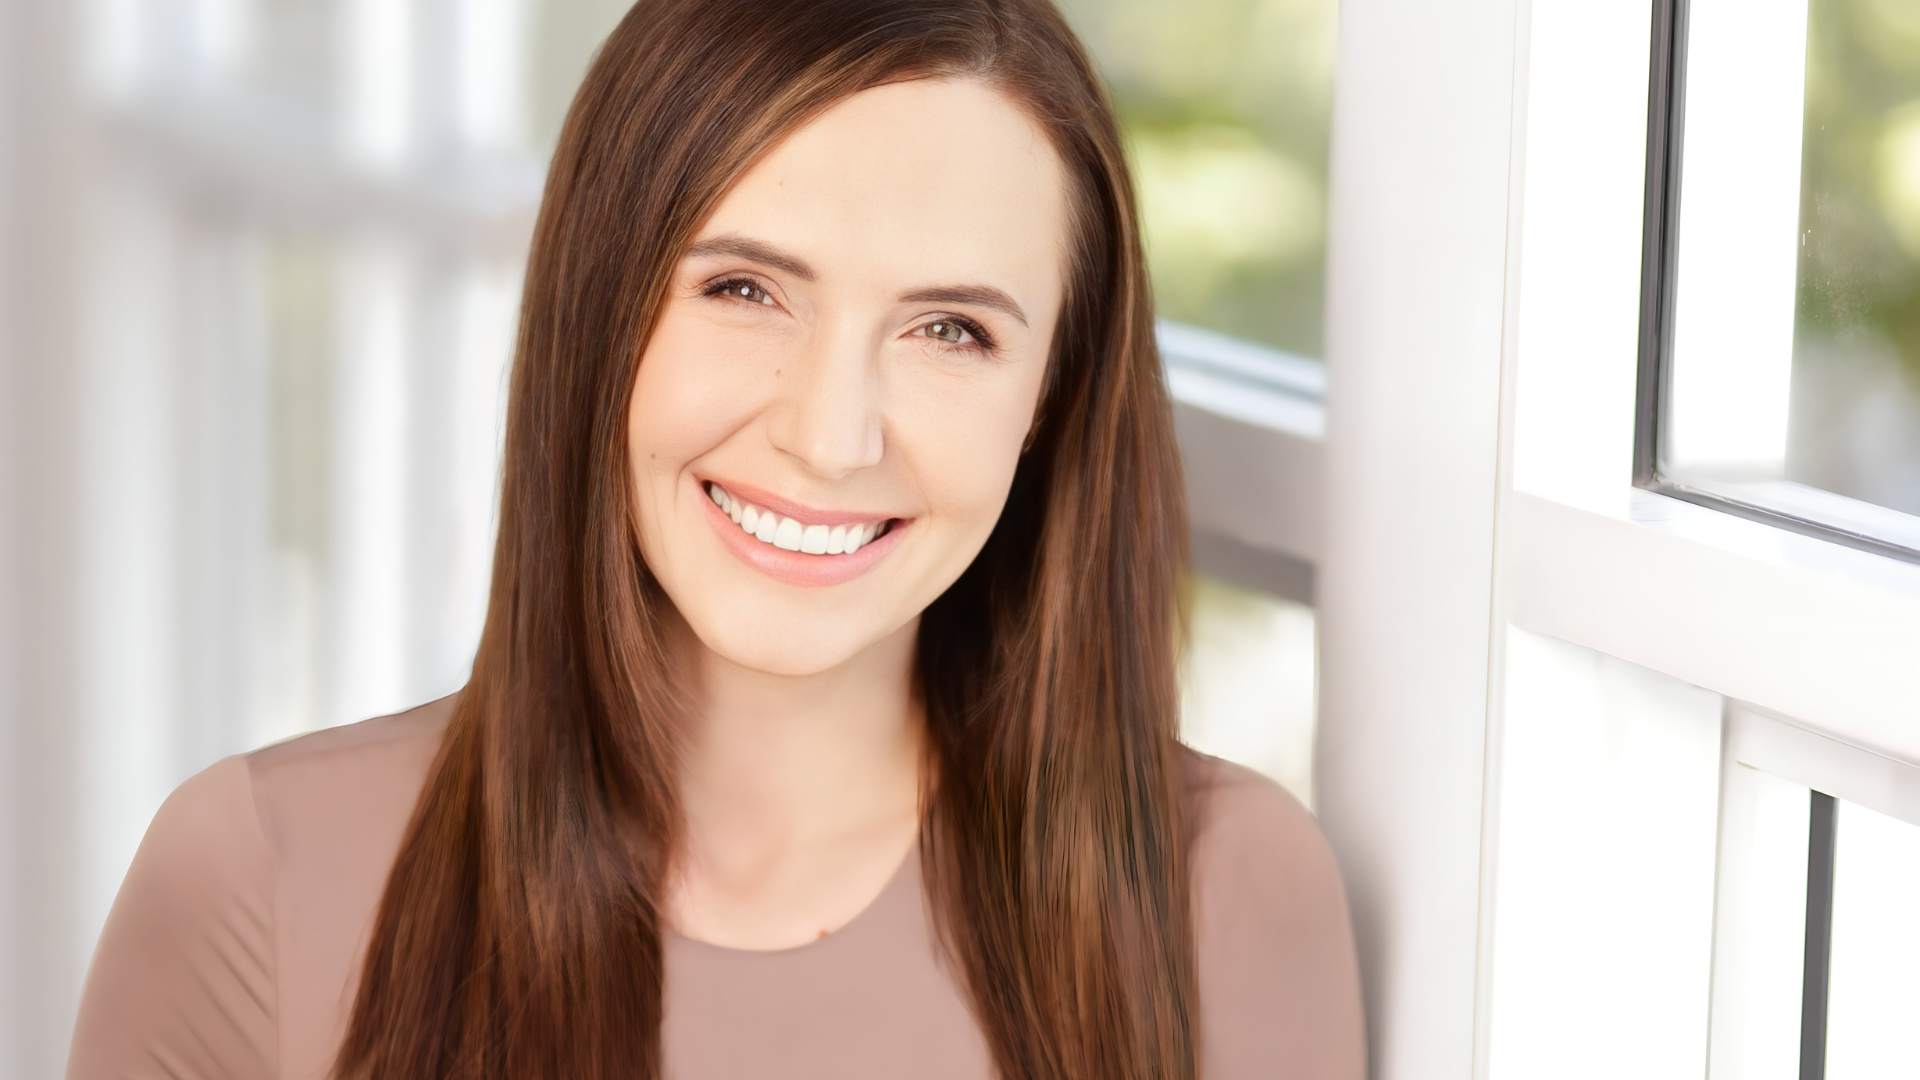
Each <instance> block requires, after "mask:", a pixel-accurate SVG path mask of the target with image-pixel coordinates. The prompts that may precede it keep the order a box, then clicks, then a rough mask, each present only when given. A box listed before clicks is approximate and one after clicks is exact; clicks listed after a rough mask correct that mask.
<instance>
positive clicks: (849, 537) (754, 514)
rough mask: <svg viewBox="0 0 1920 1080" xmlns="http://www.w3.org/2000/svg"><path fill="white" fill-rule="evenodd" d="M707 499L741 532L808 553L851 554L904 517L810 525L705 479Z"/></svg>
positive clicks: (884, 533)
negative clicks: (766, 507) (740, 496)
mask: <svg viewBox="0 0 1920 1080" xmlns="http://www.w3.org/2000/svg"><path fill="white" fill-rule="evenodd" d="M702 486H703V487H704V489H705V491H706V495H707V498H709V499H711V500H712V501H713V504H714V505H715V506H718V507H719V508H720V509H721V511H722V512H723V513H725V514H726V515H727V516H728V517H729V518H732V519H733V523H734V524H735V525H737V526H739V527H740V531H741V532H743V533H745V534H746V535H747V536H749V537H751V538H753V539H754V540H757V541H759V542H761V543H763V544H766V545H768V546H769V547H776V548H780V549H782V550H784V551H792V552H797V553H800V554H806V555H822V556H829V557H831V556H836V555H851V554H853V553H854V552H856V551H859V550H860V549H861V548H863V547H865V546H866V545H868V544H871V543H872V542H874V541H875V540H877V539H879V538H880V537H882V536H885V535H887V533H889V532H891V531H892V530H893V527H894V526H895V525H896V524H899V523H900V522H902V521H905V520H906V519H904V518H897V517H891V518H884V519H881V520H877V521H872V520H870V521H856V522H840V523H836V524H825V523H815V524H807V523H803V522H800V521H797V520H795V519H794V518H791V517H788V516H786V515H784V514H780V513H776V512H774V511H772V510H768V509H765V508H762V507H760V506H757V505H755V504H753V503H752V502H749V501H747V500H745V499H741V498H739V497H737V496H735V495H734V494H733V493H731V492H729V491H728V490H727V489H726V488H725V487H723V486H721V485H720V484H717V483H715V482H714V481H712V480H707V481H703V482H702Z"/></svg>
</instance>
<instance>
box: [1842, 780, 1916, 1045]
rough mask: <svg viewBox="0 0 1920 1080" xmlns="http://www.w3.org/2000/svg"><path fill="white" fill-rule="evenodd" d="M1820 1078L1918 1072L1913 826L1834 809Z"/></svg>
mask: <svg viewBox="0 0 1920 1080" xmlns="http://www.w3.org/2000/svg"><path fill="white" fill-rule="evenodd" d="M1836 809H1837V811H1838V818H1837V821H1836V823H1835V836H1834V861H1833V929H1832V953H1831V960H1830V968H1829V976H1828V978H1829V982H1828V989H1827V1056H1826V1063H1827V1073H1826V1075H1827V1080H1852V1078H1855V1077H1880V1076H1912V1075H1914V1074H1915V1073H1916V1071H1920V1035H1916V1034H1915V1032H1914V1028H1913V1019H1914V1017H1916V1016H1920V981H1916V980H1915V978H1914V973H1915V972H1916V971H1920V920H1916V919H1915V918H1914V912H1915V911H1916V910H1920V827H1916V826H1913V825H1909V824H1908V823H1906V822H1904V821H1901V820H1899V819H1898V818H1892V817H1888V816H1886V815H1884V814H1880V813H1876V812H1875V811H1872V810H1868V809H1867V808H1865V807H1863V806H1860V805H1859V804H1857V803H1850V802H1844V801H1843V802H1840V803H1838V804H1837V807H1836Z"/></svg>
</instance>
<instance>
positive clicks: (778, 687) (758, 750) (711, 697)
mask: <svg viewBox="0 0 1920 1080" xmlns="http://www.w3.org/2000/svg"><path fill="white" fill-rule="evenodd" d="M918 629H919V619H917V618H916V619H914V620H912V621H911V622H909V623H908V624H906V625H905V626H903V627H902V628H901V629H900V630H898V631H896V632H895V633H894V634H892V635H890V636H888V637H887V638H884V639H882V640H880V641H877V642H875V643H874V644H873V645H872V646H870V647H869V648H867V649H865V650H863V651H862V652H860V653H859V654H857V655H856V656H853V657H851V658H849V659H848V660H847V661H846V662H845V663H843V664H841V665H839V666H837V667H834V668H831V669H829V670H826V671H821V672H817V673H814V674H809V675H776V674H769V673H767V672H764V671H756V670H753V669H750V668H745V667H741V666H739V665H737V664H734V663H732V662H731V661H729V660H727V659H726V658H724V657H722V656H720V655H718V654H717V653H714V652H713V651H712V650H711V649H708V648H707V647H706V646H705V644H704V643H702V642H701V641H700V640H699V639H698V638H697V637H695V636H694V635H693V634H692V632H691V630H690V629H689V628H686V627H685V626H684V624H682V633H681V635H680V638H681V641H682V644H683V645H684V646H685V652H684V653H683V658H684V662H686V663H689V664H691V665H692V666H693V671H694V672H695V674H696V676H697V677H696V679H695V680H694V685H695V687H696V693H695V701H696V702H697V703H698V705H697V708H696V709H695V715H694V716H693V718H692V721H691V724H690V728H689V730H688V732H687V739H686V746H685V756H684V758H683V759H682V762H681V773H680V777H679V783H680V797H681V803H682V806H683V807H684V809H685V812H686V817H687V828H688V831H689V840H690V841H691V842H693V843H695V844H696V845H698V846H701V847H706V848H708V849H710V850H711V849H718V850H725V851H732V852H739V853H743V854H747V855H748V857H750V858H751V857H752V853H773V852H778V851H783V850H786V851H791V850H796V849H798V850H804V849H806V848H809V847H813V846H816V845H820V844H828V843H832V842H833V841H835V840H836V839H839V838H844V837H847V836H849V835H852V834H855V833H859V832H863V831H866V830H871V829H872V828H874V827H876V826H877V825H881V824H883V823H884V824H893V823H897V822H899V821H900V820H902V819H903V818H909V817H917V811H918V795H919V791H918V784H919V780H920V771H921V753H922V749H923V747H924V746H925V742H926V738H927V733H926V723H925V711H924V709H923V707H922V705H921V703H920V701H919V700H918V697H917V695H916V694H915V692H914V687H913V648H914V640H915V636H916V634H917V632H918Z"/></svg>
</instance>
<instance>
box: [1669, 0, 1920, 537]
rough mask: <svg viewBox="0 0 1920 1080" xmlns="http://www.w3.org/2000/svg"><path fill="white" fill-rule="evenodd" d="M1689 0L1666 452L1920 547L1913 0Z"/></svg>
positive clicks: (1744, 486) (1712, 477) (1726, 479)
mask: <svg viewBox="0 0 1920 1080" xmlns="http://www.w3.org/2000/svg"><path fill="white" fill-rule="evenodd" d="M1687 9H1688V14H1687V16H1686V17H1687V19H1688V23H1689V25H1688V26H1687V27H1685V28H1684V35H1685V36H1684V40H1685V41H1686V43H1687V44H1686V55H1685V56H1684V57H1683V58H1682V61H1681V63H1682V66H1683V69H1684V76H1683V78H1682V79H1681V82H1680V87H1679V94H1678V101H1679V104H1678V111H1677V113H1676V115H1675V117H1674V126H1675V128H1676V129H1677V130H1679V131H1681V132H1683V135H1682V138H1683V140H1684V145H1683V146H1682V147H1681V148H1680V152H1679V154H1678V169H1679V179H1680V183H1681V184H1682V185H1683V186H1684V190H1683V191H1682V192H1680V195H1679V205H1678V214H1679V220H1678V228H1677V232H1676V234H1675V236H1674V237H1673V242H1674V243H1675V244H1676V245H1677V247H1676V249H1675V254H1674V257H1675V259H1676V262H1675V264H1674V265H1673V266H1672V267H1671V269H1670V271H1669V272H1670V273H1671V274H1673V275H1674V278H1673V284H1674V297H1673V302H1674V310H1673V312H1672V332H1673V338H1672V342H1671V347H1672V353H1671V357H1670V359H1669V361H1668V363H1669V365H1670V366H1669V370H1668V371H1667V372H1666V373H1665V377H1666V382H1665V385H1664V386H1663V392H1664V393H1665V395H1666V396H1665V398H1664V400H1663V402H1662V415H1663V423H1662V427H1661V443H1662V445H1661V450H1660V460H1659V472H1660V473H1661V474H1662V475H1663V476H1665V477H1667V478H1669V479H1671V480H1674V481H1678V482H1680V483H1682V484H1687V485H1691V486H1694V487H1697V488H1700V489H1703V490H1706V491H1709V492H1714V493H1718V494H1723V495H1727V496H1729V497H1732V498H1734V499H1737V500H1740V501H1745V502H1751V503H1753V504H1756V505H1760V506H1763V507H1768V508H1771V509H1776V510H1780V511H1782V512H1784V513H1786V514H1788V515H1789V516H1791V517H1795V518H1800V519H1804V520H1809V521H1815V522H1819V523H1822V524H1825V525H1829V526H1833V527H1836V528H1842V529H1845V530H1847V531H1849V532H1855V533H1859V534H1862V535H1864V536H1868V537H1872V538H1876V539H1879V540H1881V541H1883V542H1885V543H1887V544H1890V545H1892V546H1894V547H1897V548H1903V549H1915V548H1920V522H1916V521H1914V520H1913V519H1912V518H1911V517H1908V516H1907V515H1920V6H1916V5H1914V4H1912V3H1902V2H1896V0H1810V2H1809V3H1807V4H1805V5H1795V4H1786V5H1750V4H1742V3H1739V2H1737V0H1699V2H1697V3H1693V4H1689V5H1687ZM1680 114H1684V115H1680Z"/></svg>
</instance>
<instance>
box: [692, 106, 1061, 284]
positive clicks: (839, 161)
mask: <svg viewBox="0 0 1920 1080" xmlns="http://www.w3.org/2000/svg"><path fill="white" fill-rule="evenodd" d="M1064 178H1065V177H1064V171H1063V168H1062V166H1061V164H1060V161H1059V158H1058V156H1057V155H1056V154H1055V153H1054V151H1053V148H1052V146H1051V145H1050V144H1049V143H1048V142H1047V139H1046V135H1045V134H1044V133H1043V132H1042V131H1041V130H1040V129H1039V127H1038V126H1036V125H1035V124H1034V123H1033V121H1032V120H1030V119H1029V118H1028V116H1027V114H1026V113H1025V111H1024V110H1022V109H1021V108H1020V107H1019V106H1018V105H1017V104H1015V103H1014V102H1013V101H1012V100H1011V99H1009V98H1007V97H1005V96H1003V95H1002V94H1000V92H998V91H996V90H994V89H992V88H991V87H989V86H987V85H986V84H984V83H981V82H978V81H975V80H955V79H929V80H917V81H913V82H904V83H893V84H889V85H886V86H879V87H873V88H871V89H868V90H863V91H861V92H859V93H857V94H854V95H852V96H850V97H848V98H846V99H844V100H842V101H840V102H837V103H836V104H834V105H833V106H832V107H831V108H829V109H828V110H826V111H825V112H823V113H821V114H820V115H819V116H817V117H815V118H814V119H813V120H812V121H811V122H809V123H808V124H806V125H804V126H803V127H801V128H800V129H798V130H796V131H795V132H793V133H792V134H791V135H789V136H788V137H787V138H786V139H784V140H783V141H782V142H781V143H779V144H778V145H777V146H775V147H774V148H773V150H771V151H770V152H769V153H768V154H767V155H765V156H764V157H762V158H761V159H760V160H759V161H758V162H756V163H755V165H754V166H753V167H752V168H751V169H749V170H748V171H747V173H746V174H745V175H743V176H742V177H741V178H740V179H739V180H738V181H737V182H736V183H735V185H734V186H733V188H732V189H731V190H730V191H728V193H727V194H726V196H725V197H724V198H722V200H721V202H720V205H719V206H718V207H717V208H716V209H715V210H714V212H713V215H712V216H711V218H710V219H709V220H708V222H707V223H706V224H705V225H704V226H703V227H702V229H701V232H700V235H701V236H711V235H714V234H717V233H722V232H735V233H742V234H745V235H747V236H750V237H753V238H755V239H760V240H765V241H768V242H770V243H772V244H774V245H776V246H778V247H780V248H783V249H785V250H787V251H791V252H793V253H795V254H797V255H799V256H800V257H801V258H802V259H804V260H805V261H806V262H807V263H808V264H809V265H811V266H813V267H814V268H816V269H817V270H819V272H820V274H821V277H822V279H823V280H822V282H821V285H822V287H824V288H835V287H838V286H842V285H844V286H848V287H853V288H862V287H868V286H871V287H875V288H882V289H892V288H895V287H897V286H900V285H903V284H915V283H921V282H923V281H932V280H935V279H941V280H944V279H949V278H964V279H965V280H979V281H982V282H985V283H988V284H993V285H995V286H998V287H1000V288H1003V289H1005V290H1007V291H1008V292H1011V293H1012V294H1013V295H1014V296H1015V298H1016V299H1018V300H1019V301H1020V303H1021V304H1022V306H1024V307H1026V309H1027V310H1028V311H1029V312H1034V313H1038V312H1042V311H1046V310H1049V309H1050V308H1051V304H1052V302H1053V301H1054V300H1056V299H1057V298H1058V295H1059V293H1060V291H1061V289H1062V287H1063V285H1064V283H1063V282H1062V281H1061V280H1060V275H1061V273H1062V271H1063V269H1064V266H1065V262H1064V252H1065V247H1066V222H1067V208H1066V193H1065V188H1064Z"/></svg>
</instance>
